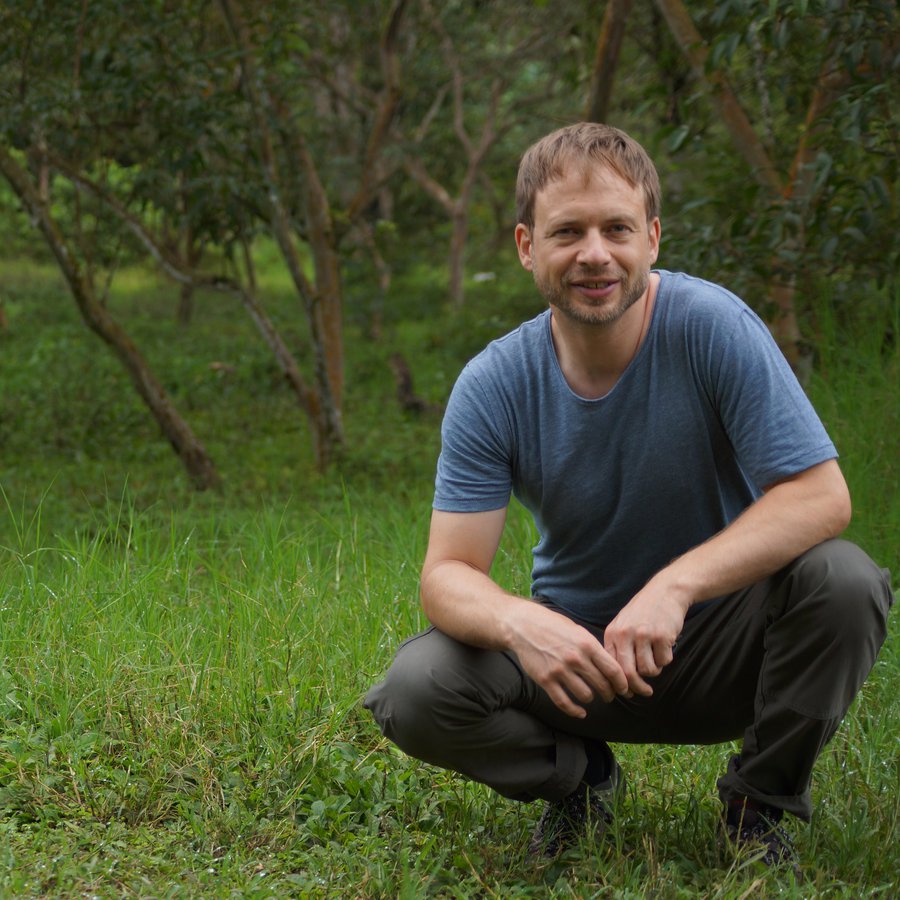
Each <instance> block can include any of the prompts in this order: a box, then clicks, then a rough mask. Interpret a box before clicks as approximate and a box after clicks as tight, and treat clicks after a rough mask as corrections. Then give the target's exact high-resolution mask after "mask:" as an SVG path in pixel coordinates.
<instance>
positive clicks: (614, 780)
mask: <svg viewBox="0 0 900 900" xmlns="http://www.w3.org/2000/svg"><path fill="white" fill-rule="evenodd" d="M624 788H625V779H624V777H623V776H622V769H621V768H620V767H619V764H618V763H616V762H614V763H613V770H612V774H611V775H610V776H609V778H607V779H606V780H605V781H601V782H600V783H599V784H596V785H593V786H588V785H586V784H580V785H578V787H577V788H576V789H575V790H574V791H573V792H572V793H571V794H569V795H568V796H567V797H563V798H562V800H554V801H552V802H550V801H548V802H547V803H545V804H544V811H543V813H542V814H541V818H540V819H539V820H538V823H537V825H536V826H535V828H534V831H533V832H532V835H531V841H530V843H529V844H528V854H529V856H542V857H546V858H548V859H549V858H552V857H555V856H558V855H559V854H560V853H562V851H563V850H568V849H569V848H571V847H574V846H576V845H577V843H578V838H579V836H580V835H582V834H588V833H592V834H593V837H594V838H595V839H596V840H599V839H600V838H601V837H602V836H603V833H604V832H605V831H606V828H607V826H609V825H610V824H611V823H612V820H613V806H614V804H615V800H616V797H617V796H619V795H620V794H621V792H622V791H623V790H624Z"/></svg>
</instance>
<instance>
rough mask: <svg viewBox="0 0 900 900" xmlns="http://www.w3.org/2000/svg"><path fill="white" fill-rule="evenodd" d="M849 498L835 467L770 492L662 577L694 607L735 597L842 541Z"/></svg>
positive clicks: (823, 466)
mask: <svg viewBox="0 0 900 900" xmlns="http://www.w3.org/2000/svg"><path fill="white" fill-rule="evenodd" d="M849 519H850V498H849V494H848V492H847V488H846V484H845V482H844V479H843V476H842V475H841V473H840V469H839V468H838V466H837V463H836V462H829V463H823V464H821V465H820V466H815V467H814V468H812V469H809V470H807V472H804V473H801V475H800V476H798V477H795V478H792V479H787V480H785V481H783V482H781V483H779V484H776V485H774V486H773V487H772V488H770V489H769V490H768V491H767V492H766V493H765V494H764V495H763V496H762V497H761V498H760V499H759V500H758V501H757V502H756V503H754V504H753V505H752V506H750V507H749V508H748V509H747V510H745V511H744V513H743V514H742V515H741V516H740V517H739V518H737V519H736V520H735V521H734V522H732V523H731V524H730V525H729V526H728V527H727V528H725V529H724V530H723V531H721V532H719V534H717V535H715V536H714V537H712V538H710V540H708V541H706V542H705V543H703V544H701V545H699V546H698V547H695V548H694V549H693V550H690V551H688V552H687V553H685V554H684V555H683V556H681V557H679V558H678V559H676V560H675V561H674V562H672V563H671V564H670V565H669V566H667V567H666V568H665V569H663V570H662V571H661V572H659V573H658V575H657V576H655V577H654V579H651V582H652V581H655V580H657V579H661V580H663V581H664V582H665V584H666V585H667V587H668V589H670V590H674V591H675V592H676V593H678V594H681V595H683V596H685V597H686V598H687V599H688V602H689V603H690V604H693V603H698V602H701V601H703V600H709V599H711V598H713V597H719V596H722V595H724V594H729V593H732V592H733V591H736V590H739V589H740V588H743V587H747V586H748V585H750V584H754V583H755V582H757V581H760V580H761V579H762V578H765V577H767V576H768V575H771V574H772V573H774V572H777V571H778V570H779V569H781V568H783V567H784V566H785V565H787V564H788V563H789V562H791V561H792V560H794V559H796V558H797V557H798V556H800V555H801V554H803V553H805V552H806V551H807V550H809V549H810V548H811V547H814V546H815V545H816V544H819V543H821V542H822V541H824V540H827V539H829V538H832V537H836V536H837V535H839V534H840V533H841V532H842V531H843V530H844V528H845V527H846V525H847V523H848V521H849Z"/></svg>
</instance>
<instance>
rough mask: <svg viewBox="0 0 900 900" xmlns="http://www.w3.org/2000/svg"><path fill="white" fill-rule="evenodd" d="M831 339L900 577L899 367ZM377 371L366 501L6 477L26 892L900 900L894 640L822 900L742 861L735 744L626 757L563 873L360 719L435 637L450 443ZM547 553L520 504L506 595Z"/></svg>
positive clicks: (15, 826)
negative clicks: (402, 665) (388, 678)
mask: <svg viewBox="0 0 900 900" xmlns="http://www.w3.org/2000/svg"><path fill="white" fill-rule="evenodd" d="M822 321H823V328H824V329H825V331H826V333H827V334H829V340H828V342H827V346H826V348H825V353H823V356H822V359H821V360H820V365H819V367H818V370H817V375H816V377H815V379H814V381H813V384H812V385H811V390H812V393H813V396H814V398H815V402H816V404H817V406H818V408H819V410H820V412H821V413H822V415H823V417H824V418H825V420H826V422H827V423H828V425H829V428H830V429H831V430H832V432H833V433H834V435H835V438H836V440H837V443H838V446H839V449H840V450H841V453H842V460H843V465H844V469H845V471H846V472H847V475H848V480H849V481H850V483H851V487H852V490H853V493H854V497H855V502H856V518H855V520H854V525H853V528H854V532H853V534H852V536H853V537H854V538H855V539H857V540H858V541H859V542H860V543H862V544H863V546H864V547H865V548H866V549H867V550H869V552H870V553H872V555H873V556H875V557H876V558H877V559H878V560H879V561H880V562H882V564H884V565H890V566H893V567H895V569H896V568H897V565H898V558H897V536H898V533H900V522H898V519H897V498H898V490H897V478H896V474H897V473H896V465H897V453H896V449H897V444H896V440H897V439H896V435H897V433H898V426H900V423H898V421H897V417H898V406H897V399H898V398H897V374H898V356H897V351H896V348H891V347H887V348H886V347H885V346H884V345H883V342H882V341H879V342H878V343H877V346H876V345H875V343H874V342H873V341H872V340H871V339H870V338H869V335H870V333H871V332H870V331H869V330H866V329H860V330H859V331H858V332H856V333H852V334H838V333H837V332H836V331H835V330H834V329H835V328H836V327H837V326H836V323H835V322H829V321H826V320H825V319H824V318H823V320H822ZM882 324H883V323H882ZM409 327H410V329H411V330H410V336H411V343H410V345H409V354H410V357H411V358H415V359H417V360H424V359H425V358H426V355H427V354H425V353H424V351H423V349H422V348H423V347H424V346H427V345H428V342H429V341H434V342H435V344H434V346H437V347H438V350H439V353H438V356H439V357H440V352H442V351H441V345H440V343H439V340H446V334H447V333H448V329H445V328H442V326H441V325H440V323H439V322H435V323H431V324H427V323H426V324H423V325H421V326H419V330H418V331H415V330H414V329H413V327H412V326H409ZM456 327H459V326H456ZM829 328H831V329H832V331H831V332H828V329H829ZM885 331H886V329H884V328H881V330H880V334H881V335H883V334H884V333H885ZM895 333H896V330H895ZM429 335H430V336H429ZM61 340H62V339H61ZM222 340H225V339H224V338H222ZM17 352H18V351H17ZM184 352H185V353H186V354H187V353H188V348H187V346H185V348H184ZM375 353H376V351H375V350H373V349H372V348H369V349H368V350H366V351H365V352H360V354H359V355H358V356H357V357H356V358H355V359H354V362H353V365H354V366H356V367H357V372H363V373H366V372H368V373H370V374H371V375H372V377H371V378H369V379H368V382H367V387H368V389H369V390H370V391H372V392H375V396H376V398H377V399H376V400H374V401H372V409H371V411H369V412H368V413H367V412H366V407H365V404H364V397H363V395H362V394H358V395H356V396H353V395H351V402H353V403H356V404H357V411H356V416H357V421H358V424H356V425H354V426H353V427H354V428H356V429H358V432H357V435H358V439H359V442H360V445H359V446H360V447H361V448H362V449H361V450H360V451H359V453H358V455H356V456H353V455H351V457H350V459H349V462H348V464H347V465H346V467H345V470H344V482H343V484H342V483H341V482H340V481H339V480H333V481H316V480H315V476H313V475H312V474H309V475H308V476H307V475H304V476H303V477H302V478H297V476H296V474H295V472H294V471H293V470H292V471H291V477H288V478H284V477H275V478H272V475H271V471H270V472H269V474H268V475H266V474H265V473H261V472H260V473H256V474H253V475H252V477H251V476H246V477H247V478H248V480H247V481H246V482H245V483H243V486H242V487H241V488H240V489H236V490H232V491H230V492H228V493H226V494H223V495H208V496H193V495H191V494H190V493H189V492H188V491H186V490H185V489H184V488H183V486H181V485H180V483H179V482H178V481H177V479H175V480H174V481H173V483H171V484H169V485H168V486H166V487H164V488H155V489H154V488H152V485H153V484H154V483H156V482H155V479H157V476H158V472H159V471H160V467H161V466H162V465H163V464H164V463H163V461H162V460H161V459H157V458H156V457H155V456H153V457H152V458H149V459H144V458H141V457H140V456H131V457H127V464H123V465H122V466H121V467H119V468H117V467H116V465H115V464H114V463H113V462H110V459H108V458H107V459H106V460H104V458H103V457H102V456H100V455H96V454H94V455H92V456H90V458H85V457H78V455H77V454H74V455H73V454H69V447H68V445H67V442H66V438H65V435H64V434H63V437H62V439H61V455H59V456H57V457H55V458H54V459H55V462H54V469H53V471H52V472H50V471H49V470H48V468H46V467H45V465H44V464H41V465H35V466H34V467H33V468H31V467H30V466H29V462H28V459H27V458H26V456H25V454H24V451H23V450H18V451H17V452H16V453H15V454H12V453H10V454H8V455H7V456H6V457H5V459H4V465H5V468H4V470H3V472H2V473H0V708H2V725H0V861H2V865H0V896H15V897H74V896H96V897H162V896H166V897H196V896H209V897H230V896H241V897H285V896H296V897H367V898H368V897H373V898H374V897H404V898H418V897H427V896H433V897H503V898H507V897H599V896H617V897H646V896H652V897H660V898H669V897H672V898H676V897H693V896H705V897H723V898H724V897H728V898H738V897H750V896H767V895H773V896H775V895H777V896H838V897H859V896H873V897H874V896H880V897H889V896H893V895H896V893H897V887H898V883H897V873H898V871H900V851H898V841H897V837H898V823H900V753H898V739H897V735H898V733H900V732H898V726H900V715H898V712H900V701H898V699H897V690H896V686H897V683H898V673H900V648H898V642H897V638H896V630H894V633H893V634H892V635H891V637H890V638H889V641H888V644H887V645H886V647H885V648H884V651H883V652H882V655H881V658H880V660H879V662H878V664H877V665H876V669H875V671H874V673H873V674H872V676H871V678H870V679H869V681H868V683H867V684H866V686H865V687H864V689H863V692H862V694H861V696H860V698H859V699H858V701H857V703H856V704H855V705H854V707H853V708H852V710H851V713H850V715H849V716H848V718H847V720H846V721H845V723H844V725H843V726H842V728H841V730H840V731H839V733H838V735H837V737H836V738H835V739H834V741H833V742H832V743H831V744H830V745H829V747H828V748H826V750H825V752H824V753H823V756H822V758H821V760H820V763H819V765H818V766H817V768H816V772H815V778H814V785H813V791H814V798H815V803H816V812H815V815H814V818H813V822H812V825H811V827H809V828H799V829H798V830H797V832H796V834H797V844H798V850H799V853H800V857H801V861H802V864H803V868H804V870H805V872H806V875H807V881H806V883H805V884H803V885H796V884H794V883H793V881H792V880H791V879H790V878H789V877H787V876H784V875H780V874H778V873H772V872H764V871H760V869H759V868H758V866H757V865H756V864H755V863H754V862H753V861H752V859H749V858H745V857H740V856H739V857H734V856H732V855H730V854H728V853H727V852H724V851H723V850H722V849H721V848H720V847H719V845H718V843H717V837H716V821H717V812H718V809H717V801H716V793H715V780H716V778H717V777H718V775H719V773H720V770H721V768H722V766H723V765H724V762H725V760H726V759H727V756H728V754H729V752H730V750H731V748H730V747H727V746H726V747H722V746H718V747H696V748H695V747H668V746H663V747H639V746H634V747H632V746H624V747H621V748H617V750H618V753H619V755H620V757H621V760H622V763H623V765H624V766H625V768H626V769H627V771H628V791H627V795H626V796H625V798H623V800H622V803H621V809H620V815H619V816H618V817H617V821H616V824H615V825H614V827H613V829H612V833H611V834H610V836H609V839H608V840H607V841H605V842H604V843H603V844H601V845H599V846H597V847H583V848H581V849H580V850H578V851H573V852H572V853H571V854H569V855H567V856H566V857H564V858H562V859H560V860H557V861H554V862H550V863H541V864H536V863H534V862H532V861H529V860H527V859H526V858H525V855H524V847H525V845H526V843H527V835H528V833H529V831H530V829H531V827H532V826H533V824H534V822H535V821H536V818H537V816H538V814H539V812H540V810H539V809H538V808H536V807H535V806H527V805H517V804H514V803H512V802H510V801H506V800H504V799H502V798H499V797H497V796H495V795H494V794H492V793H491V792H490V791H488V790H487V789H485V788H483V787H481V786H478V785H474V784H471V783H467V782H465V781H463V780H462V779H459V778H457V777H455V776H453V775H450V774H448V773H445V772H441V771H438V770H435V769H432V768H430V767H428V766H425V765H422V764H419V763H417V762H416V761H414V760H410V759H408V758H406V757H404V756H403V755H402V754H400V753H399V751H397V750H395V749H394V748H393V747H391V746H390V745H389V744H388V743H386V742H385V741H384V740H383V739H382V738H381V736H380V735H379V733H378V731H377V729H376V727H375V726H374V724H373V723H372V722H371V720H370V719H369V718H368V716H367V715H366V714H365V713H364V712H363V711H362V710H361V708H360V699H361V697H362V695H363V693H364V691H365V690H366V688H367V687H368V686H369V685H370V684H371V683H372V682H373V681H374V680H376V679H377V678H378V677H379V676H380V674H381V673H382V671H383V670H384V668H385V667H386V666H387V664H388V663H389V660H390V658H391V656H392V654H393V651H394V649H395V647H396V645H397V643H398V642H399V641H400V640H401V639H402V638H403V637H405V636H406V635H408V634H409V633H411V632H413V631H414V630H416V629H417V628H419V627H420V626H421V624H422V618H421V614H420V613H419V611H418V606H417V602H416V590H417V573H418V566H419V564H420V561H421V558H422V554H423V551H424V542H425V537H426V533H427V527H428V516H429V509H428V504H429V497H430V485H429V480H430V471H431V467H432V464H433V455H434V451H435V446H436V445H435V443H434V439H433V436H430V437H428V438H427V439H425V437H424V436H425V435H426V434H427V435H432V433H433V432H434V431H435V430H436V427H437V425H436V422H434V421H430V422H429V421H426V422H413V421H410V420H406V419H404V418H403V417H402V416H400V415H398V414H396V413H394V412H393V411H392V410H391V408H390V384H389V380H387V379H385V381H384V382H383V383H382V382H379V381H378V379H379V378H381V377H382V376H381V375H376V372H380V370H379V369H378V363H377V359H376V356H375V355H374V354H375ZM416 353H420V354H422V355H420V356H419V357H416V356H415V354H416ZM367 354H368V355H367ZM442 359H443V361H442V362H441V363H440V365H449V363H447V358H442ZM6 364H7V365H11V364H10V363H8V362H7V363H6ZM0 365H4V363H2V362H0ZM178 365H179V366H180V367H181V369H180V371H182V372H185V371H188V370H189V369H190V365H191V364H190V361H189V359H188V358H186V359H185V360H182V361H181V362H179V363H178ZM423 365H424V363H423ZM417 371H418V369H417ZM423 375H424V378H423V380H422V384H424V385H426V389H430V388H429V387H428V386H429V385H434V389H435V391H438V390H439V388H440V383H441V381H440V378H439V377H438V376H437V375H435V373H434V372H433V371H428V370H425V371H424V372H423ZM103 377H107V376H106V375H105V374H104V375H103ZM240 377H244V376H240ZM246 377H247V378H248V379H251V378H252V377H254V376H252V374H247V375H246ZM258 377H259V379H260V382H259V383H260V384H262V385H264V384H268V383H269V382H268V378H269V376H268V374H266V373H265V372H264V373H263V374H261V375H259V376H258ZM430 379H431V380H430ZM379 390H381V391H382V394H380V395H379V394H378V393H377V391H379ZM237 394H238V392H237V390H235V391H233V392H231V393H229V395H228V398H227V399H228V402H229V403H233V402H234V399H235V397H236V396H237ZM83 396H84V397H89V396H90V384H89V383H88V384H87V385H85V387H84V391H83ZM283 399H284V398H279V397H277V396H276V397H275V398H270V399H269V400H268V401H267V402H269V403H272V404H278V403H280V402H281V401H282V400H283ZM212 401H213V398H212V396H211V395H210V402H212ZM47 402H48V403H52V402H53V401H52V400H50V401H47ZM285 404H287V401H286V400H285ZM286 408H287V406H286V405H285V407H284V408H279V409H280V411H279V413H278V415H279V416H281V415H284V416H286V415H287V413H286V412H284V409H286ZM82 411H83V409H82ZM57 413H58V411H56V412H54V410H52V409H44V410H43V411H42V413H41V416H42V418H41V421H42V422H44V423H47V422H52V421H53V420H54V417H55V416H57ZM239 413H240V411H239V410H232V411H231V412H230V413H226V412H224V411H223V415H225V414H229V415H233V416H237V415H238V414H239ZM72 415H73V416H76V417H77V415H78V411H77V410H76V411H73V412H72ZM367 416H368V418H367ZM57 418H58V416H57ZM367 423H369V424H368V425H367ZM276 425H277V422H275V423H272V426H271V429H270V431H268V432H266V433H265V434H263V435H248V437H247V438H246V440H244V441H243V442H242V444H241V445H239V446H232V445H228V444H227V443H226V440H225V431H224V430H223V431H222V432H219V433H218V435H217V437H216V440H217V441H219V445H220V448H221V450H222V451H223V452H224V453H225V457H226V465H228V466H230V469H229V473H230V474H231V475H232V476H233V477H234V478H236V479H237V478H238V477H242V476H241V473H242V472H244V471H245V470H246V469H253V468H254V467H259V468H260V469H263V468H264V467H265V466H270V467H271V468H272V469H273V470H274V469H277V467H278V466H282V467H283V466H285V465H286V462H285V460H286V459H288V458H289V456H290V453H291V452H292V443H294V442H296V440H297V435H296V433H295V431H296V429H294V428H293V426H290V425H285V426H284V428H285V431H284V432H283V433H281V434H279V433H278V430H277V427H276ZM369 426H370V427H371V429H372V431H373V433H374V435H375V437H371V436H367V435H366V430H367V427H369ZM97 434H98V435H99V432H98V433H97ZM34 439H35V440H42V441H46V440H48V436H47V435H46V434H43V435H36V436H35V438H34ZM98 440H99V438H98ZM111 440H112V441H114V448H120V447H121V450H122V454H125V455H127V453H128V447H127V446H126V444H125V443H122V444H119V443H115V442H117V441H118V438H116V437H115V436H114V437H113V438H111ZM367 441H368V442H369V443H366V442H367ZM17 442H18V443H17ZM25 446H27V439H26V438H24V437H21V436H19V437H17V438H16V439H15V440H14V441H13V440H12V439H11V441H10V442H9V443H8V444H7V449H8V450H9V449H10V448H11V447H12V448H22V447H25ZM46 446H47V447H48V448H49V447H50V445H49V444H48V445H46ZM370 449H371V451H372V454H373V459H370V460H368V461H367V460H366V459H365V456H366V455H367V454H368V452H369V450H370ZM116 453H118V449H115V451H111V452H110V457H112V456H113V455H115V454H116ZM235 453H243V454H244V457H243V459H242V460H237V459H234V458H233V456H232V454H235ZM67 454H68V455H67ZM46 455H47V457H48V458H50V457H52V456H53V452H52V450H51V449H48V450H47V454H46ZM373 460H374V461H373ZM239 463H242V464H239ZM110 473H112V474H110ZM123 473H124V474H123ZM104 478H108V480H106V481H104ZM270 479H271V480H270ZM291 485H293V489H291V487H290V486H291ZM533 540H534V536H533V533H532V528H531V524H530V522H529V521H528V519H527V517H526V516H525V515H524V514H523V513H522V511H521V510H519V509H514V510H513V513H512V516H511V519H510V524H509V527H508V529H507V533H506V535H505V537H504V542H503V544H502V547H501V552H500V554H499V557H498V560H497V564H496V573H495V574H496V576H497V577H498V579H499V580H500V581H501V582H502V583H504V584H506V585H508V586H509V587H511V588H513V589H516V590H526V589H527V580H528V569H529V554H530V548H531V545H532V543H533Z"/></svg>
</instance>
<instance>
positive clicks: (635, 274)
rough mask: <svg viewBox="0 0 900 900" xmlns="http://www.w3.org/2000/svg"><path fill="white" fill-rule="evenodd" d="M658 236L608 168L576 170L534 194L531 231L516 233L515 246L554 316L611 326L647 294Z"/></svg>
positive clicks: (637, 195) (636, 197)
mask: <svg viewBox="0 0 900 900" xmlns="http://www.w3.org/2000/svg"><path fill="white" fill-rule="evenodd" d="M659 235H660V227H659V219H654V220H653V221H652V222H649V223H648V222H647V213H646V209H645V206H644V195H643V190H642V189H641V188H639V187H638V188H633V187H632V186H631V185H630V184H628V182H627V181H625V180H624V179H623V178H621V177H620V176H619V175H617V174H616V173H615V172H613V171H611V170H609V169H607V168H601V169H593V170H589V171H587V172H585V171H582V170H580V169H579V170H575V171H574V172H572V173H571V174H569V175H567V176H565V177H563V178H559V179H556V180H555V181H551V182H550V183H549V184H548V185H547V186H546V187H545V188H544V189H543V190H541V191H539V192H538V194H537V197H536V198H535V204H534V228H532V229H531V230H529V229H527V228H526V227H525V226H524V225H521V224H520V225H518V226H517V227H516V245H517V246H518V249H519V260H520V262H521V263H522V265H523V266H524V267H525V268H526V269H527V270H528V271H530V272H531V273H532V274H533V275H534V281H535V284H536V285H537V287H538V290H539V291H540V292H541V293H542V294H543V295H544V297H545V298H546V300H547V302H548V303H549V304H550V306H551V307H552V308H553V310H554V312H555V313H557V314H559V315H562V316H565V317H566V318H568V319H569V320H571V321H573V322H576V323H578V324H581V325H588V326H609V325H611V324H613V323H614V322H617V321H618V320H619V319H620V318H621V317H622V315H623V314H624V313H625V311H626V310H627V309H628V308H629V307H630V306H632V305H633V304H634V303H635V302H636V301H638V300H639V299H640V298H641V296H642V295H643V294H644V292H645V291H646V290H647V285H648V277H649V273H650V267H651V266H652V265H653V263H654V262H656V258H657V255H658V252H659Z"/></svg>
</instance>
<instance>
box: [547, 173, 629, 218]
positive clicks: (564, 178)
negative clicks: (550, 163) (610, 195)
mask: <svg viewBox="0 0 900 900" xmlns="http://www.w3.org/2000/svg"><path fill="white" fill-rule="evenodd" d="M595 186H608V187H610V188H613V189H615V190H616V191H617V192H622V193H624V194H626V195H631V198H633V200H634V201H636V202H638V203H640V204H641V206H644V199H645V198H644V190H643V188H642V186H641V185H639V184H631V183H630V182H629V181H628V180H627V179H625V178H623V177H622V176H621V175H620V174H619V173H618V172H617V171H616V170H615V169H613V168H612V167H611V166H608V165H605V164H603V163H596V162H585V161H582V162H581V163H580V164H578V163H573V164H571V165H569V166H567V167H566V168H565V169H564V170H562V171H561V172H560V173H559V174H558V175H555V176H554V177H551V178H550V179H548V181H547V183H546V184H545V185H544V186H543V187H542V188H541V189H540V190H539V191H538V192H537V194H536V195H535V212H537V211H538V209H539V208H541V207H543V211H544V212H549V211H550V210H548V209H547V203H548V201H549V202H550V203H551V204H552V203H553V201H554V200H555V199H556V198H557V197H560V196H562V195H565V194H574V195H576V196H577V195H578V194H579V193H582V192H584V193H586V192H587V191H589V190H590V189H591V188H593V187H595Z"/></svg>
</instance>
